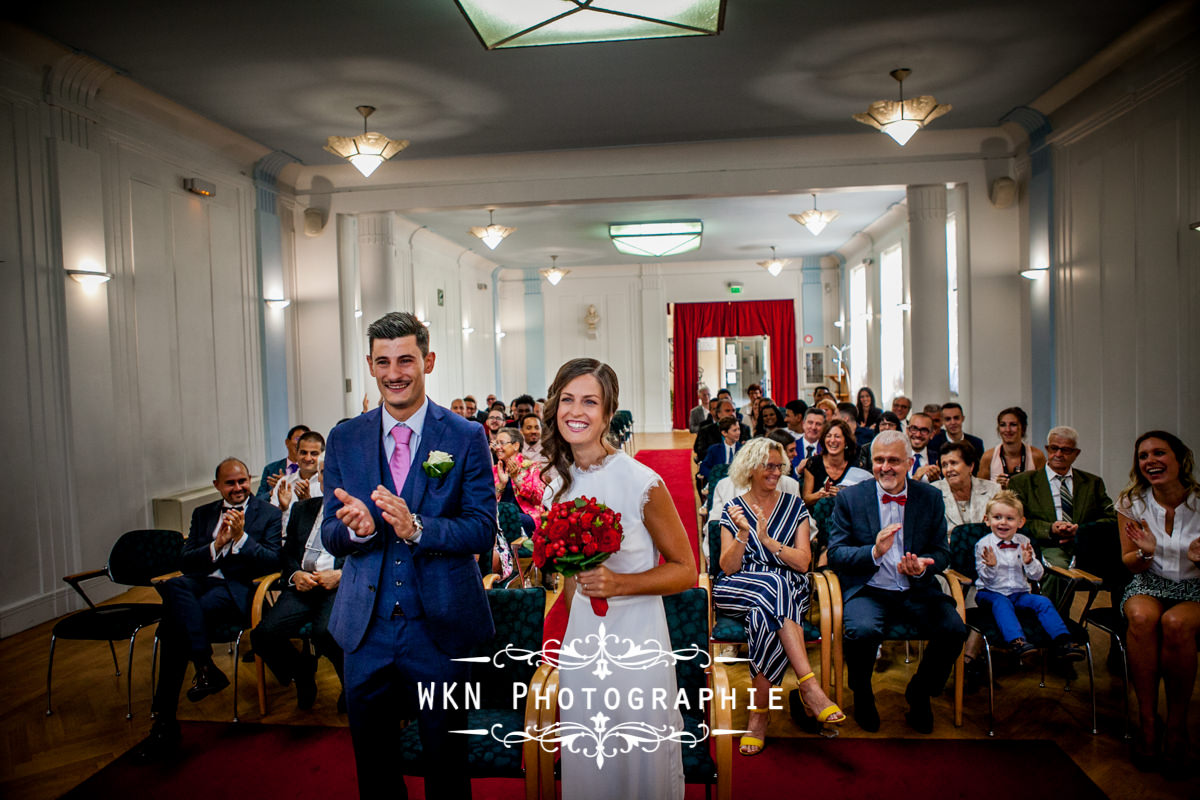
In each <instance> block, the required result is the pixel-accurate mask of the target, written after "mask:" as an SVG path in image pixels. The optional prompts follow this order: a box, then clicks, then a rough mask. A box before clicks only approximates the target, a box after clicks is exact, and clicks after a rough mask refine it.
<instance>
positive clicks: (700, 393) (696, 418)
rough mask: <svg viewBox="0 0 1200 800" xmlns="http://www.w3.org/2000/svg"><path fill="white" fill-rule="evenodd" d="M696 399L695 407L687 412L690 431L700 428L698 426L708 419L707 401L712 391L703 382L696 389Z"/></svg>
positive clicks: (693, 431) (710, 397)
mask: <svg viewBox="0 0 1200 800" xmlns="http://www.w3.org/2000/svg"><path fill="white" fill-rule="evenodd" d="M696 396H697V400H698V401H699V402H698V403H697V404H696V407H695V408H693V409H692V410H691V411H690V412H688V430H689V431H691V432H692V433H695V432H696V431H698V430H700V426H701V425H703V424H704V423H705V422H707V421H708V417H709V413H708V401H709V400H711V399H712V393H711V392H710V391H709V390H708V387H707V386H705V385H704V384H703V383H702V384H700V388H699V389H697V390H696Z"/></svg>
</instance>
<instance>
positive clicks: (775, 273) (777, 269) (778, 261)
mask: <svg viewBox="0 0 1200 800" xmlns="http://www.w3.org/2000/svg"><path fill="white" fill-rule="evenodd" d="M787 263H788V259H786V258H776V257H775V245H771V257H770V258H768V259H767V260H766V261H759V262H758V265H759V266H760V267H762V268H763V269H765V270H766V271H767V272H769V273H771V277H772V278H777V277H779V273H781V272H783V268H784V267H785V266H787Z"/></svg>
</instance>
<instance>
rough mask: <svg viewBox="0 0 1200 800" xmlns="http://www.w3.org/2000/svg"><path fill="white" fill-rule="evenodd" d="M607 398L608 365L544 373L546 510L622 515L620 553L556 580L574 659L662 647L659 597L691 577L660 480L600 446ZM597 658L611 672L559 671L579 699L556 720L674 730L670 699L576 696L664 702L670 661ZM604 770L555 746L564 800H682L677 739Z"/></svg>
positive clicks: (583, 361) (611, 408)
mask: <svg viewBox="0 0 1200 800" xmlns="http://www.w3.org/2000/svg"><path fill="white" fill-rule="evenodd" d="M617 396H618V384H617V375H616V373H615V372H613V369H612V367H610V366H608V365H607V364H603V363H601V362H599V361H596V360H595V359H591V358H577V359H573V360H571V361H568V362H567V363H566V364H563V365H562V367H560V368H559V370H558V374H557V375H556V376H555V377H554V382H553V383H552V384H551V386H550V395H549V398H548V399H547V400H546V409H545V414H544V419H543V421H544V423H545V429H546V437H545V439H544V441H543V447H542V452H543V453H544V454H545V456H546V459H547V465H546V467H545V468H544V469H543V474H544V475H545V476H546V477H547V478H549V477H550V474H551V473H550V470H551V469H552V468H553V470H554V474H555V476H556V477H554V478H553V480H552V482H551V483H550V486H549V487H548V489H547V490H546V495H547V500H548V501H549V503H557V502H563V501H567V500H573V499H576V498H580V497H591V498H595V499H596V500H597V501H598V502H600V503H603V504H605V505H607V506H608V507H609V508H612V509H613V510H614V511H616V512H618V513H619V514H620V515H621V525H622V527H623V533H624V535H623V538H622V541H621V549H620V550H619V551H617V552H616V553H614V554H613V555H612V556H610V557H609V559H608V560H607V561H605V562H604V563H603V564H601V565H600V566H598V567H596V568H594V569H590V570H587V571H586V572H581V573H579V575H578V576H576V577H575V578H569V579H567V580H566V581H565V584H564V588H563V596H564V597H565V598H566V601H567V603H568V606H567V608H568V614H569V616H568V619H567V631H566V634H565V635H564V636H563V648H564V649H572V650H574V652H575V653H576V654H578V655H580V656H582V657H584V658H587V657H588V656H590V655H591V654H593V653H595V652H596V651H597V650H598V648H599V647H601V646H604V645H605V644H606V643H607V647H608V650H609V652H624V650H622V649H621V648H622V647H624V646H625V645H624V643H625V642H626V640H629V641H631V642H633V643H634V644H635V645H639V646H640V645H643V644H645V643H648V642H652V641H653V642H658V643H660V645H659V646H662V644H661V643H669V642H670V640H671V637H670V632H669V631H668V629H667V619H666V614H665V612H664V611H663V603H662V595H668V594H676V593H678V592H682V591H684V590H686V589H688V588H689V587H691V586H693V585H694V584H695V582H696V562H695V558H694V557H693V556H692V548H691V545H689V544H688V541H687V534H686V533H685V532H684V529H683V523H682V522H681V521H680V519H679V513H678V512H677V511H676V509H675V503H674V502H673V501H672V500H671V496H670V494H669V493H668V492H667V488H666V486H665V485H664V484H663V482H662V479H661V478H660V477H659V476H658V475H657V474H655V472H654V471H653V470H651V469H649V468H648V467H646V466H645V465H643V464H641V463H639V462H637V461H635V460H634V459H632V458H630V457H629V456H628V455H626V454H625V453H624V452H622V451H621V450H620V449H618V448H617V447H616V446H615V445H614V444H613V443H612V442H611V441H610V437H609V425H610V423H611V422H612V418H613V414H615V413H616V410H617ZM660 554H661V555H662V560H663V563H661V564H660V563H659V555H660ZM575 595H578V596H577V597H576V596H575ZM591 598H607V599H608V602H609V608H608V613H607V615H605V616H597V615H596V613H595V611H594V610H593V608H592V605H591V603H590V602H589V601H590V599H591ZM602 628H603V632H604V635H603V639H604V641H603V642H602V641H600V639H601V638H602V637H601V629H602ZM666 646H668V647H669V644H668V645H666ZM606 663H608V665H609V668H610V670H611V671H609V672H608V673H606V674H604V675H597V674H596V672H597V671H596V670H592V669H560V670H559V686H560V688H561V689H562V690H566V689H570V690H571V692H572V696H573V697H575V698H577V699H578V700H577V702H575V703H573V704H572V705H571V707H570V708H566V707H560V719H561V721H562V722H563V723H575V724H578V725H582V726H583V727H585V728H587V729H589V730H595V726H596V722H595V719H596V716H597V714H599V713H600V712H602V711H603V712H604V714H605V715H606V716H607V718H608V719H607V720H606V721H605V723H604V724H607V725H608V727H609V728H611V727H613V726H616V725H619V724H623V723H629V724H632V725H635V726H638V727H643V726H645V727H649V728H655V729H657V730H658V731H660V732H665V731H667V730H668V729H670V728H672V727H673V728H674V729H675V730H682V728H683V718H682V716H681V715H680V713H679V711H678V709H676V708H675V707H674V705H673V704H671V703H668V707H667V708H665V709H664V708H662V707H661V706H659V707H653V704H651V703H645V704H640V705H641V707H640V708H635V707H634V706H633V705H631V704H629V703H622V704H621V705H620V707H619V708H618V709H616V710H615V711H614V710H612V709H609V708H607V707H606V706H605V705H604V704H603V703H601V704H600V705H599V706H596V705H593V706H592V707H590V708H589V707H588V703H586V702H583V698H585V697H588V696H594V697H596V698H600V697H601V696H604V695H606V694H608V690H609V689H612V688H615V689H617V692H618V694H619V695H620V696H622V697H627V696H628V694H629V692H630V690H635V689H639V690H641V691H642V692H644V694H645V696H646V697H650V696H651V693H652V692H656V691H658V690H659V689H662V690H665V691H666V695H665V696H666V697H669V698H673V697H675V695H676V691H677V687H676V682H675V668H674V666H672V665H670V664H666V663H664V664H660V665H657V666H654V667H652V668H650V669H641V668H640V667H641V666H642V665H641V664H638V665H636V666H635V665H626V664H622V663H621V660H620V659H619V658H614V659H611V660H609V661H608V662H606ZM592 690H594V691H592ZM602 766H603V771H601V765H600V764H597V762H596V759H595V758H594V757H588V756H587V755H586V754H585V753H584V752H583V747H582V746H581V745H577V749H572V747H571V746H570V745H568V746H566V747H564V749H563V753H562V786H563V797H564V798H593V797H594V798H611V797H620V798H623V800H633V798H682V797H683V790H684V783H683V757H682V754H681V750H680V745H679V743H678V741H674V742H670V741H664V742H661V743H658V742H656V743H655V745H654V747H653V749H650V748H649V746H647V747H646V748H642V747H637V746H635V747H634V748H633V749H632V750H630V751H629V752H627V753H626V752H623V753H621V754H620V755H619V756H618V757H616V758H612V759H609V760H606V761H604V762H602Z"/></svg>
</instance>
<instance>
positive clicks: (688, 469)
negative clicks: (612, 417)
mask: <svg viewBox="0 0 1200 800" xmlns="http://www.w3.org/2000/svg"><path fill="white" fill-rule="evenodd" d="M634 458H636V459H637V460H638V461H640V462H642V463H643V464H645V465H646V466H647V467H649V468H650V469H652V470H654V471H655V472H657V473H658V474H659V476H661V477H662V479H663V483H665V484H666V485H667V491H668V492H670V493H671V499H672V500H674V501H675V508H677V509H679V518H680V519H681V520H683V529H684V530H685V531H687V535H688V541H689V542H691V543H692V555H693V556H695V558H696V566H697V568H699V566H700V532H699V529H698V528H697V527H696V491H695V489H694V488H693V484H692V451H691V450H639V451H638V453H637V455H636V456H634Z"/></svg>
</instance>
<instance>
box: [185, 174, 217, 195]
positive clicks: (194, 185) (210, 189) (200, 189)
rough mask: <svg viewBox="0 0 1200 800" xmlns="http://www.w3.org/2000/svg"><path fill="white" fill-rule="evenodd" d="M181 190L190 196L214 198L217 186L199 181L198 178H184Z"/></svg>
mask: <svg viewBox="0 0 1200 800" xmlns="http://www.w3.org/2000/svg"><path fill="white" fill-rule="evenodd" d="M183 188H185V189H187V190H188V191H189V192H191V193H192V194H198V195H200V196H201V197H216V196H217V185H216V184H215V183H209V182H208V181H204V180H200V179H199V178H184V179H183Z"/></svg>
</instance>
